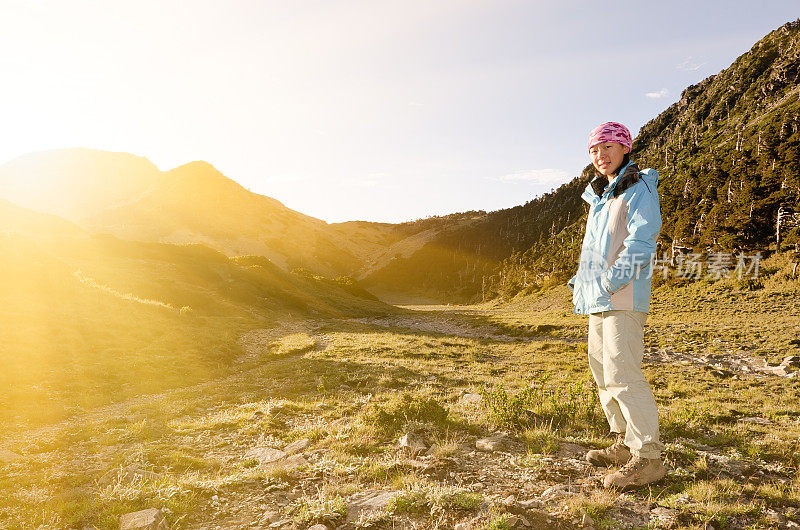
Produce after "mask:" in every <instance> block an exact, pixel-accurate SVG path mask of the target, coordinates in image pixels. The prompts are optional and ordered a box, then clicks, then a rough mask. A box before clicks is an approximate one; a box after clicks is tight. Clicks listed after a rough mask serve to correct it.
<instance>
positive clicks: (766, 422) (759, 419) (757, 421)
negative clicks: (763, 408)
mask: <svg viewBox="0 0 800 530" xmlns="http://www.w3.org/2000/svg"><path fill="white" fill-rule="evenodd" d="M739 423H753V424H755V425H772V420H768V419H767V418H762V417H759V416H748V417H746V418H739Z"/></svg>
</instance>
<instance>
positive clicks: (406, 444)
mask: <svg viewBox="0 0 800 530" xmlns="http://www.w3.org/2000/svg"><path fill="white" fill-rule="evenodd" d="M397 443H398V446H399V448H400V450H402V451H404V452H405V453H406V454H408V455H409V456H411V457H412V458H413V457H415V456H417V455H419V454H422V453H424V452H425V451H427V450H428V446H427V445H426V444H425V441H424V440H423V439H422V437H421V436H419V435H418V434H414V433H407V434H404V435H403V436H401V437H400V440H398V442H397Z"/></svg>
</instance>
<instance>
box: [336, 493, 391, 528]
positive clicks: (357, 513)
mask: <svg viewBox="0 0 800 530" xmlns="http://www.w3.org/2000/svg"><path fill="white" fill-rule="evenodd" d="M395 495H396V494H395V493H393V492H391V491H377V490H372V491H364V492H361V493H357V494H356V495H354V496H353V498H352V499H351V500H350V502H349V503H348V505H347V520H346V521H345V522H347V523H352V522H354V521H358V520H359V519H361V518H362V517H369V515H370V514H373V513H376V512H382V511H384V510H386V507H387V506H389V503H390V502H391V500H392V499H393V498H394V497H395Z"/></svg>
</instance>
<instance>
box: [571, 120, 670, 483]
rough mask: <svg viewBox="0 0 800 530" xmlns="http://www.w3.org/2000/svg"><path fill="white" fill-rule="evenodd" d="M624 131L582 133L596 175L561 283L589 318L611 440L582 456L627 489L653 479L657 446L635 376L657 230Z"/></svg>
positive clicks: (652, 406)
mask: <svg viewBox="0 0 800 530" xmlns="http://www.w3.org/2000/svg"><path fill="white" fill-rule="evenodd" d="M632 143H633V142H632V138H631V133H630V131H629V130H628V129H627V128H626V127H625V126H624V125H622V124H620V123H615V122H607V123H603V124H602V125H599V126H598V127H597V128H595V129H594V130H593V131H592V132H591V134H590V135H589V156H590V158H591V160H592V165H594V168H595V170H596V171H597V174H596V175H595V177H594V178H593V179H592V181H591V182H590V183H589V185H588V186H587V187H586V191H584V193H583V196H582V197H583V199H584V200H585V201H586V202H588V203H589V215H588V218H587V221H586V235H585V236H584V239H583V247H582V251H581V259H580V263H579V266H578V273H577V274H576V275H575V276H574V277H573V278H572V279H571V280H570V281H569V284H570V288H572V290H573V303H574V304H575V312H576V313H578V314H584V315H589V368H590V369H591V372H592V376H593V377H594V380H595V382H596V383H597V389H598V393H599V395H600V404H601V405H602V407H603V412H604V413H605V415H606V418H607V419H608V423H609V426H610V427H611V432H612V434H614V435H616V441H615V442H614V444H613V445H611V446H610V447H608V448H606V449H603V450H593V451H589V452H588V453H587V455H586V458H587V459H588V460H589V462H591V463H592V464H594V465H597V466H609V465H622V466H623V467H622V468H620V469H619V470H617V471H616V472H614V473H609V474H608V475H606V476H605V477H604V479H603V485H604V486H605V487H606V488H617V489H623V490H624V489H630V488H635V487H640V486H644V485H645V484H649V483H652V482H655V481H658V480H661V479H662V478H663V477H664V475H665V474H666V470H665V468H664V464H663V463H662V461H661V451H662V450H663V448H664V446H663V445H662V444H661V442H660V439H659V438H660V436H659V430H658V410H657V409H656V402H655V398H654V397H653V392H652V390H651V389H650V385H649V384H648V382H647V380H646V379H645V377H644V374H642V356H643V354H644V323H645V320H646V319H647V313H648V312H649V310H650V280H651V276H652V264H651V261H652V259H653V256H654V255H655V250H656V239H657V238H658V233H659V231H660V229H661V210H660V206H659V201H658V189H657V185H658V172H656V171H655V170H654V169H645V170H643V171H640V170H639V168H638V167H637V166H636V164H634V163H633V162H631V161H630V151H631V146H632Z"/></svg>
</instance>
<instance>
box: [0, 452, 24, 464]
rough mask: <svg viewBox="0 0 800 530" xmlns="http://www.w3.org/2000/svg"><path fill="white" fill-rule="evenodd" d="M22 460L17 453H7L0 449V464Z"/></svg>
mask: <svg viewBox="0 0 800 530" xmlns="http://www.w3.org/2000/svg"><path fill="white" fill-rule="evenodd" d="M20 458H22V457H21V456H19V455H18V454H17V453H15V452H13V451H9V450H8V449H0V464H8V463H9V462H13V461H15V460H19V459H20Z"/></svg>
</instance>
